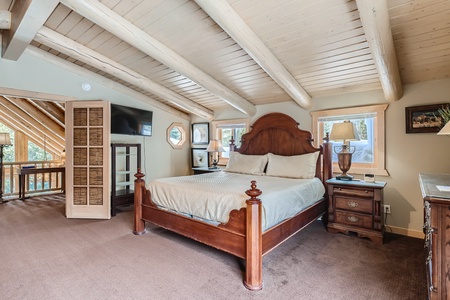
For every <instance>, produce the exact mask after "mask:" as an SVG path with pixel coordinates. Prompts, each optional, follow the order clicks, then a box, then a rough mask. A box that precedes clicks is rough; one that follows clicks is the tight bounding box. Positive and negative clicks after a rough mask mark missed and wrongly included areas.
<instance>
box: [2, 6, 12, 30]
mask: <svg viewBox="0 0 450 300" xmlns="http://www.w3.org/2000/svg"><path fill="white" fill-rule="evenodd" d="M0 29H6V30H9V29H11V12H9V11H7V10H0Z"/></svg>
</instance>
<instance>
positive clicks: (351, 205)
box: [347, 201, 358, 208]
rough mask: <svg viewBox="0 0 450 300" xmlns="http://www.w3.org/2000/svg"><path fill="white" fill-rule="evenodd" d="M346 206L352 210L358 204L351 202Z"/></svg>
mask: <svg viewBox="0 0 450 300" xmlns="http://www.w3.org/2000/svg"><path fill="white" fill-rule="evenodd" d="M347 204H348V206H350V207H353V208H355V207H358V203H356V202H353V201H352V202H348V203H347Z"/></svg>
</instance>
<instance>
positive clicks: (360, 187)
mask: <svg viewBox="0 0 450 300" xmlns="http://www.w3.org/2000/svg"><path fill="white" fill-rule="evenodd" d="M327 184H328V197H329V198H328V232H334V233H336V232H342V233H345V234H349V233H350V232H355V233H356V234H357V236H358V237H367V238H369V239H370V240H372V241H373V242H375V243H379V244H382V243H383V235H384V212H383V209H382V207H383V189H384V187H385V185H386V183H385V182H380V181H376V182H365V181H357V180H352V181H344V180H336V179H335V178H333V179H329V180H327Z"/></svg>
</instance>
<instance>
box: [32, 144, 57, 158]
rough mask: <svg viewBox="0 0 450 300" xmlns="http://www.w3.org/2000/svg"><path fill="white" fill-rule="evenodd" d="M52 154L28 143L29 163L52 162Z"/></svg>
mask: <svg viewBox="0 0 450 300" xmlns="http://www.w3.org/2000/svg"><path fill="white" fill-rule="evenodd" d="M52 159H53V157H52V155H51V154H50V153H48V152H47V151H45V150H44V149H42V148H41V147H39V146H37V145H36V144H35V143H33V142H30V141H28V161H44V160H52Z"/></svg>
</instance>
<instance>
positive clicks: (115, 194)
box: [111, 143, 141, 216]
mask: <svg viewBox="0 0 450 300" xmlns="http://www.w3.org/2000/svg"><path fill="white" fill-rule="evenodd" d="M140 167H141V144H122V143H112V144H111V215H112V216H115V215H116V213H117V207H120V206H125V205H130V204H133V202H134V190H133V188H134V174H136V173H137V169H138V168H140Z"/></svg>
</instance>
